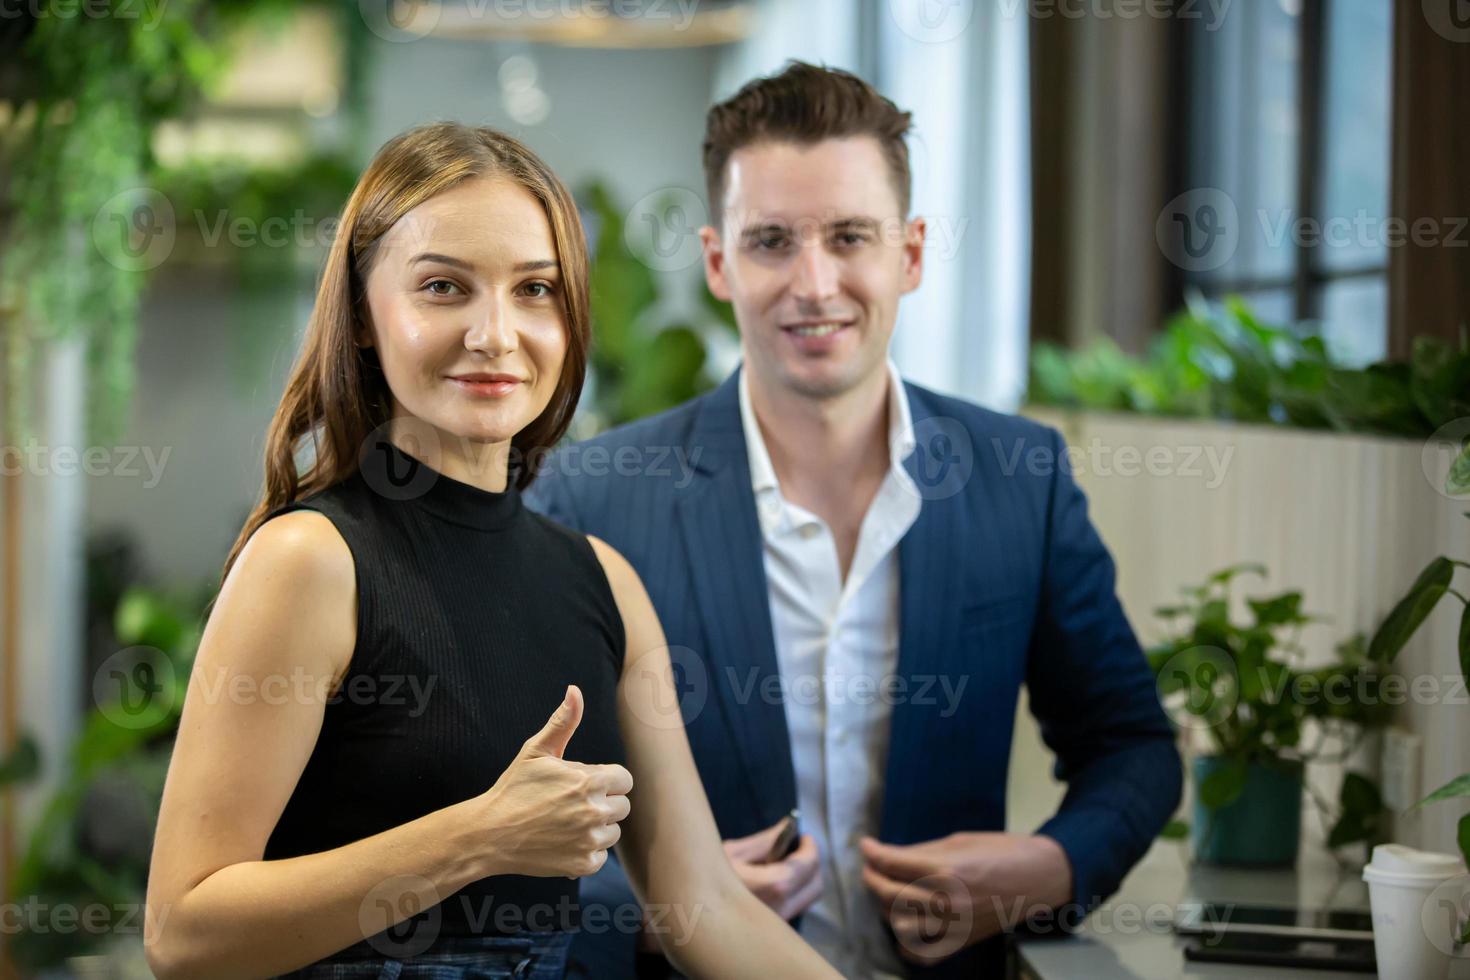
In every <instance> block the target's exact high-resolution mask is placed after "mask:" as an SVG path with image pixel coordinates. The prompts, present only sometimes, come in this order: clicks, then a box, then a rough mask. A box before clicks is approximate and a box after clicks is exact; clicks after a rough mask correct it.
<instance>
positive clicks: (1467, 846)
mask: <svg viewBox="0 0 1470 980" xmlns="http://www.w3.org/2000/svg"><path fill="white" fill-rule="evenodd" d="M1467 458H1470V448H1467V449H1466V450H1464V451H1463V452H1462V454H1461V459H1467ZM1467 476H1470V474H1467V473H1465V472H1463V471H1462V472H1460V473H1459V474H1458V478H1457V475H1456V473H1454V472H1452V473H1451V474H1450V486H1449V489H1450V491H1451V492H1456V488H1457V487H1459V488H1460V489H1459V491H1458V492H1465V491H1467V490H1470V479H1467ZM1457 479H1458V483H1457V482H1456V481H1457ZM1465 516H1466V517H1470V511H1467V512H1466V513H1465ZM1456 567H1459V568H1470V562H1464V561H1457V560H1455V559H1453V558H1448V557H1446V556H1444V555H1440V556H1439V557H1438V558H1435V559H1434V560H1433V561H1431V562H1430V563H1429V564H1428V565H1426V566H1425V568H1424V571H1422V572H1420V573H1419V577H1418V578H1417V579H1415V580H1414V584H1413V585H1412V586H1410V588H1409V591H1408V593H1407V594H1406V595H1405V596H1404V597H1403V598H1402V599H1400V600H1399V601H1398V603H1397V604H1396V605H1395V606H1394V607H1393V610H1392V611H1391V612H1389V614H1388V618H1387V619H1385V620H1384V621H1383V625H1381V626H1379V627H1378V632H1376V633H1375V634H1373V642H1372V643H1371V644H1370V645H1369V647H1368V656H1369V658H1370V659H1372V660H1373V661H1374V662H1375V663H1378V664H1382V665H1384V666H1387V665H1389V664H1392V663H1393V662H1394V660H1395V658H1397V657H1398V655H1399V651H1401V650H1402V649H1403V648H1404V645H1405V644H1407V643H1408V642H1409V638H1410V637H1412V636H1413V635H1414V633H1415V632H1416V631H1417V630H1418V629H1419V627H1420V625H1422V624H1423V622H1424V620H1426V619H1428V618H1429V614H1430V613H1431V612H1433V611H1434V608H1435V606H1437V605H1439V601H1440V600H1441V599H1443V598H1444V597H1445V596H1447V595H1451V596H1454V597H1455V598H1456V599H1458V600H1460V604H1461V605H1462V606H1464V608H1463V609H1462V610H1461V612H1460V629H1459V643H1458V646H1459V651H1458V652H1459V657H1460V673H1461V674H1462V675H1463V676H1464V677H1465V680H1466V683H1470V599H1467V598H1466V596H1465V594H1464V593H1462V592H1459V591H1457V590H1456V589H1455V588H1454V587H1453V585H1452V583H1453V581H1454V577H1455V568H1456ZM1466 799H1470V773H1464V774H1462V775H1460V776H1456V777H1455V778H1454V779H1451V780H1450V781H1449V782H1447V783H1445V784H1444V785H1443V786H1441V787H1440V788H1439V789H1437V790H1435V791H1434V792H1433V793H1430V794H1429V795H1428V796H1426V797H1425V798H1424V799H1422V800H1420V801H1419V802H1418V803H1417V804H1415V808H1416V809H1417V808H1418V807H1422V806H1425V805H1427V804H1430V803H1439V802H1442V801H1444V800H1460V801H1462V802H1463V801H1464V800H1466ZM1456 827H1457V829H1456V835H1455V836H1456V840H1457V842H1458V844H1459V847H1460V853H1461V855H1463V856H1464V858H1465V863H1466V865H1467V866H1470V812H1466V813H1465V814H1464V815H1463V816H1461V817H1460V822H1459V823H1458V824H1457V825H1456ZM1459 940H1460V942H1462V943H1470V921H1467V922H1466V923H1465V924H1464V926H1463V929H1462V931H1461V934H1460V937H1459Z"/></svg>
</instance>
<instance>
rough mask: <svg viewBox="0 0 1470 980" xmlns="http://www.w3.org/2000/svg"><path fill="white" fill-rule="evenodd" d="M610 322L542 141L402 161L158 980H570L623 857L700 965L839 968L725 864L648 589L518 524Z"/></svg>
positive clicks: (551, 528) (173, 840)
mask: <svg viewBox="0 0 1470 980" xmlns="http://www.w3.org/2000/svg"><path fill="white" fill-rule="evenodd" d="M588 329H589V328H588V312H587V259H586V252H585V244H584V240H583V238H582V233H581V229H580V226H579V224H578V220H577V214H576V210H575V206H574V204H573V202H572V199H571V197H570V195H568V194H567V192H566V190H565V188H564V187H563V186H562V185H561V183H560V182H559V181H558V180H557V179H556V177H555V176H554V175H553V174H552V173H551V172H550V171H549V170H548V169H547V168H546V166H545V165H544V164H543V163H542V162H541V161H540V160H539V159H538V158H537V157H536V156H535V155H534V154H533V153H531V152H530V150H528V149H527V148H526V147H524V146H522V145H521V144H520V143H518V142H516V141H515V140H512V139H510V138H508V137H506V136H503V135H501V134H498V133H495V132H493V131H490V130H486V129H470V128H467V127H464V126H461V125H458V124H452V123H438V124H434V125H430V126H425V127H421V128H418V129H415V130H411V131H409V132H407V133H405V134H403V135H401V136H399V137H397V138H396V139H394V140H392V141H390V142H389V143H388V144H387V145H386V146H384V147H383V149H382V150H381V151H379V153H378V155H377V157H376V158H375V159H374V160H373V162H372V163H371V165H370V166H369V167H368V169H367V172H366V173H365V174H364V175H363V176H362V178H361V180H360V181H359V183H358V185H357V187H356V188H355V189H354V191H353V193H352V196H351V197H350V199H349V200H348V202H347V206H346V208H345V210H344V213H343V216H342V222H341V225H340V227H339V233H338V235H337V238H336V240H335V241H334V242H333V245H332V248H331V251H330V254H329V255H328V258H327V265H326V269H325V272H324V275H323V277H322V280H321V284H320V287H319V289H318V293H317V300H316V306H315V308H314V310H313V314H312V319H311V323H310V327H309V331H308V335H307V337H306V342H305V348H304V351H303V354H302V356H301V358H300V360H299V362H298V364H297V365H296V368H295V370H294V373H293V375H292V378H291V381H290V383H289V384H288V386H287V389H286V393H285V395H284V397H283V398H282V401H281V404H280V406H279V408H278V409H277V411H276V415H275V418H274V419H273V421H272V423H271V428H270V434H269V438H268V445H267V452H266V479H265V488H264V492H263V498H262V500H261V501H260V503H259V505H258V506H257V507H256V508H255V510H254V512H253V513H252V514H251V515H250V517H249V518H248V520H247V521H246V524H245V527H244V529H243V530H242V531H241V533H240V537H239V539H238V540H237V541H236V543H235V547H234V549H233V550H232V552H231V554H230V557H229V560H228V561H227V563H226V566H225V577H224V581H223V584H222V586H221V589H220V593H219V596H218V599H217V600H216V604H215V607H214V609H213V611H212V613H211V615H210V618H209V622H208V625H207V627H206V629H205V632H204V636H203V638H202V640H201V642H200V646H199V652H198V656H197V658H196V661H195V664H194V668H193V673H192V674H191V683H190V689H189V693H188V695H187V698H186V701H185V705H184V710H183V717H182V720H181V722H180V728H179V734H178V741H177V744H176V746H175V749H174V755H173V760H172V764H171V766H170V768H169V774H168V781H167V784H166V787H165V790H164V796H163V803H162V809H161V812H160V814H159V822H158V832H157V838H156V840H155V846H154V850H153V864H152V868H151V872H150V876H149V888H148V905H149V921H150V922H151V923H153V924H154V926H155V929H154V931H153V933H152V935H151V936H150V941H149V946H148V948H149V962H150V964H151V965H152V967H153V969H154V971H155V972H156V973H157V975H158V976H159V977H160V978H162V980H172V978H175V977H195V976H208V977H211V978H228V977H265V976H272V975H277V974H283V973H286V972H288V971H300V972H299V973H297V974H295V975H297V976H303V977H328V976H330V977H347V976H350V977H358V976H361V977H379V976H381V977H404V978H413V977H429V976H432V977H436V978H437V977H454V976H464V977H469V976H475V977H489V976H531V977H559V976H562V975H563V972H564V969H565V957H566V949H567V944H568V941H569V938H570V934H569V931H568V930H570V929H573V928H576V927H578V925H579V923H578V922H577V917H576V907H575V898H576V894H577V881H576V879H577V878H578V877H580V876H582V875H588V874H591V873H593V872H595V871H596V870H597V869H598V868H599V867H601V866H602V864H603V862H604V861H605V860H606V858H607V852H608V850H609V849H610V848H613V847H614V846H616V847H617V849H618V852H619V857H620V858H621V859H622V861H623V863H624V865H625V867H626V868H627V871H628V874H629V877H630V878H631V880H632V881H633V883H634V886H635V888H636V889H637V891H638V893H639V896H640V898H641V899H642V901H643V902H644V904H645V905H648V906H650V907H651V908H653V909H655V910H657V911H659V912H662V913H663V914H662V916H656V917H655V918H661V919H662V921H663V922H664V923H665V926H664V928H663V930H662V931H661V933H660V935H659V939H660V942H661V944H662V945H663V947H664V949H665V951H666V952H667V954H668V955H669V956H670V958H671V959H672V960H673V961H674V963H675V964H676V965H677V966H679V967H680V968H681V969H682V970H683V971H684V972H686V973H690V974H692V975H694V976H698V977H705V976H709V977H736V976H757V975H760V976H765V977H771V976H782V977H796V976H801V977H835V976H836V974H835V973H833V972H832V971H831V970H830V969H829V968H828V967H827V966H826V965H825V964H824V963H823V961H822V960H821V959H820V958H819V957H818V956H817V955H816V954H815V953H814V952H812V951H811V949H810V948H809V947H807V946H806V945H805V944H803V943H802V942H801V941H800V940H799V939H798V938H797V936H796V934H795V933H794V932H793V931H792V930H791V929H790V928H789V927H788V926H787V925H786V924H785V923H784V922H782V921H781V920H780V919H779V918H778V917H777V916H776V915H775V914H774V913H772V912H771V911H769V910H768V909H767V908H766V907H765V905H763V904H762V903H761V902H760V901H758V900H757V899H756V898H754V897H753V896H752V895H750V894H749V893H748V892H747V891H746V890H745V889H744V888H743V887H742V886H741V884H740V882H739V880H738V879H737V878H736V877H735V874H734V872H733V871H732V869H731V868H730V865H729V863H728V862H727V860H726V858H725V856H724V852H723V849H722V847H721V844H720V841H719V838H718V836H717V833H716V828H715V825H714V821H713V818H712V816H711V814H710V810H709V806H708V803H707V802H706V800H705V797H704V794H703V791H702V789H701V786H700V782H699V778H698V775H697V773H696V770H695V768H694V764H693V761H692V758H691V756H690V752H689V748H688V744H687V742H686V740H685V736H684V731H683V728H682V726H681V725H680V724H678V723H677V713H675V716H674V718H673V723H670V717H669V712H668V708H667V706H668V705H670V704H673V703H675V697H674V693H673V691H672V687H671V682H670V677H671V672H670V668H669V657H668V652H667V649H666V647H665V645H664V639H663V634H662V630H661V628H660V627H659V623H658V620H657V617H656V616H655V614H654V611H653V608H652V606H651V604H650V603H649V600H648V597H647V595H646V594H645V592H644V590H643V587H642V585H641V583H640V582H639V580H638V576H637V575H636V573H634V572H633V570H632V569H631V567H630V566H629V565H628V564H627V562H626V561H624V560H623V558H622V557H621V556H620V555H618V554H617V553H616V552H615V551H613V550H612V549H611V548H609V547H608V546H607V545H606V544H604V543H603V542H601V541H599V540H596V539H589V538H585V537H583V536H581V535H577V534H575V533H573V532H571V531H570V530H568V529H566V528H564V527H562V526H560V525H558V524H555V523H553V522H551V521H549V520H547V519H545V518H543V517H540V516H538V515H535V514H533V513H532V512H530V511H529V510H526V509H525V508H524V507H522V505H521V501H520V496H519V493H520V490H522V489H523V488H524V487H525V486H526V485H527V484H528V483H529V482H530V480H531V479H532V477H533V475H534V466H533V462H534V460H535V459H536V458H538V457H539V455H540V454H541V453H544V451H545V450H546V449H547V448H549V447H550V446H551V445H553V444H554V443H555V442H556V441H557V439H559V438H560V437H561V436H562V434H563V433H564V432H565V430H566V427H567V424H568V422H569V420H570V418H571V416H572V412H573V410H574V409H575V407H576V403H577V398H578V396H579V394H580V391H581V386H582V381H583V377H584V374H585V367H586V358H587V344H588ZM302 454H305V455H306V456H307V457H308V460H307V461H306V462H305V463H298V457H299V456H301V455H302ZM548 716H550V717H549V718H548ZM624 762H626V764H627V767H626V768H624V765H623V763H624ZM632 911H633V912H634V915H633V916H632V917H631V922H628V921H627V918H626V917H625V919H624V921H623V922H621V923H612V924H609V923H601V924H598V925H599V926H600V927H602V928H608V927H615V928H634V929H636V928H637V924H638V915H637V911H636V910H632ZM585 927H588V928H591V927H593V925H592V924H587V925H586V926H585Z"/></svg>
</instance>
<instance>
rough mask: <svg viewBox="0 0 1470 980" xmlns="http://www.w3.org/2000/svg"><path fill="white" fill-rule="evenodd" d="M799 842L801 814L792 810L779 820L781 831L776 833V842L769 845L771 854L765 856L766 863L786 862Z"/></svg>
mask: <svg viewBox="0 0 1470 980" xmlns="http://www.w3.org/2000/svg"><path fill="white" fill-rule="evenodd" d="M800 842H801V814H800V813H799V812H798V811H796V810H792V811H791V812H790V813H788V814H786V816H784V817H782V818H781V829H780V830H778V831H777V832H776V840H775V842H774V843H772V844H771V852H770V853H769V854H767V855H766V863H767V864H771V863H773V862H775V861H784V860H786V858H788V857H789V856H790V855H791V852H792V851H794V850H796V846H797V844H799V843H800Z"/></svg>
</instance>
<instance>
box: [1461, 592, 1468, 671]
mask: <svg viewBox="0 0 1470 980" xmlns="http://www.w3.org/2000/svg"><path fill="white" fill-rule="evenodd" d="M1460 676H1462V677H1464V678H1465V683H1466V684H1470V602H1467V603H1466V604H1465V608H1464V609H1462V610H1461V611H1460Z"/></svg>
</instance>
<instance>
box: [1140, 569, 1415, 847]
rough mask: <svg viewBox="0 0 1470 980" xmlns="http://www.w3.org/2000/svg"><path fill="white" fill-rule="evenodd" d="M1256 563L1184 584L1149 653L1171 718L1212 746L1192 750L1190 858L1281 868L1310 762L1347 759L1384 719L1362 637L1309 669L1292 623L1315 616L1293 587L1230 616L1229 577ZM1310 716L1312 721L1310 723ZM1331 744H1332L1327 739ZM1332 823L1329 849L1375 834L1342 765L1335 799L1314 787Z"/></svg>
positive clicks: (1370, 787) (1368, 784)
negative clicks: (1243, 618)
mask: <svg viewBox="0 0 1470 980" xmlns="http://www.w3.org/2000/svg"><path fill="white" fill-rule="evenodd" d="M1245 573H1253V574H1258V575H1264V574H1265V569H1264V568H1262V567H1261V566H1259V565H1236V566H1232V567H1229V568H1225V569H1222V570H1221V571H1218V572H1216V573H1214V574H1213V575H1211V576H1210V577H1209V578H1208V579H1207V580H1206V581H1205V582H1204V583H1203V584H1202V585H1198V586H1190V587H1187V588H1185V589H1184V590H1183V592H1184V595H1185V597H1186V598H1185V601H1184V602H1182V603H1180V604H1177V605H1172V606H1165V607H1162V608H1160V609H1158V610H1157V612H1158V614H1159V615H1160V616H1162V617H1163V618H1164V619H1165V620H1166V621H1167V623H1168V625H1169V636H1168V638H1166V639H1165V640H1164V641H1163V642H1161V643H1159V644H1157V645H1156V646H1154V647H1152V648H1151V649H1150V650H1149V654H1148V657H1149V664H1150V666H1151V667H1152V668H1153V670H1154V672H1155V676H1156V677H1157V679H1158V687H1159V695H1160V698H1161V700H1162V701H1163V702H1164V704H1165V706H1166V708H1168V709H1169V711H1170V714H1171V716H1172V717H1173V718H1174V720H1175V722H1176V724H1178V725H1179V726H1180V727H1181V728H1186V729H1192V730H1195V731H1198V732H1200V733H1202V734H1203V736H1204V737H1205V738H1206V739H1208V741H1209V743H1210V750H1209V751H1208V752H1206V753H1204V754H1202V755H1200V756H1198V757H1197V758H1195V760H1194V762H1193V766H1192V775H1193V778H1194V780H1195V785H1196V794H1195V807H1194V816H1193V820H1192V822H1191V825H1185V824H1183V823H1179V822H1176V823H1174V824H1171V825H1170V827H1169V828H1168V829H1167V830H1166V835H1168V836H1172V837H1181V836H1183V835H1184V834H1185V833H1189V834H1190V835H1191V838H1192V844H1193V850H1194V854H1195V858H1196V860H1199V861H1202V862H1206V863H1211V864H1232V865H1251V866H1261V867H1270V866H1286V865H1290V864H1293V863H1294V862H1295V861H1296V856H1297V852H1298V849H1299V846H1300V836H1301V812H1302V794H1303V792H1304V791H1309V789H1310V788H1309V787H1308V786H1307V783H1306V779H1305V766H1306V764H1307V763H1308V762H1314V761H1317V762H1325V761H1345V760H1347V759H1348V758H1349V757H1350V756H1351V754H1352V752H1353V750H1354V748H1355V747H1356V746H1357V745H1358V743H1359V741H1360V740H1361V738H1362V737H1363V735H1364V734H1365V733H1366V732H1367V731H1369V730H1371V729H1373V728H1377V727H1381V726H1382V725H1383V724H1384V723H1385V721H1386V720H1387V718H1386V715H1387V709H1386V708H1385V707H1384V706H1383V704H1382V699H1380V698H1377V697H1376V696H1373V693H1372V692H1373V691H1374V690H1376V684H1377V671H1376V669H1375V665H1374V664H1373V663H1372V662H1371V661H1370V660H1369V658H1368V656H1367V651H1366V643H1365V641H1364V638H1363V637H1362V635H1357V636H1354V637H1352V638H1350V639H1348V640H1345V641H1343V642H1341V643H1339V644H1337V646H1336V647H1335V650H1336V654H1337V656H1336V658H1335V660H1334V661H1333V662H1332V663H1330V664H1327V665H1325V666H1319V667H1315V668H1311V669H1308V668H1306V667H1305V666H1304V665H1303V661H1304V659H1305V650H1304V648H1303V646H1302V644H1301V631H1302V629H1303V628H1304V627H1305V626H1307V625H1308V624H1310V623H1313V622H1316V621H1317V618H1316V617H1314V616H1311V615H1309V614H1306V613H1304V612H1303V611H1302V608H1301V604H1302V595H1301V593H1300V592H1284V593H1281V594H1280V595H1274V596H1268V597H1263V598H1249V599H1247V600H1246V605H1247V607H1248V608H1249V610H1250V614H1251V616H1250V621H1249V622H1245V623H1240V622H1236V621H1235V619H1234V618H1232V616H1231V583H1232V581H1233V580H1234V579H1235V578H1236V577H1238V576H1240V575H1242V574H1245ZM1309 722H1311V723H1315V724H1314V725H1310V724H1309ZM1333 744H1336V745H1339V746H1340V747H1339V748H1338V749H1336V750H1332V751H1330V750H1329V748H1328V747H1329V746H1330V745H1333ZM1313 799H1314V802H1315V803H1316V804H1317V806H1318V809H1319V810H1320V811H1321V812H1322V814H1323V816H1324V817H1325V818H1329V819H1332V820H1333V825H1332V828H1331V830H1330V832H1329V834H1328V844H1329V846H1331V847H1334V848H1336V847H1342V846H1346V845H1348V844H1352V843H1356V842H1360V841H1372V840H1374V839H1376V837H1377V835H1378V834H1379V832H1380V828H1381V814H1382V809H1383V808H1382V801H1381V799H1380V796H1379V793H1378V789H1377V787H1376V785H1375V784H1374V783H1373V781H1372V780H1371V779H1370V778H1369V777H1368V776H1366V775H1365V774H1363V773H1358V772H1350V773H1347V774H1346V776H1345V778H1344V780H1343V786H1342V792H1341V795H1340V796H1339V799H1338V800H1337V802H1336V803H1335V804H1334V803H1332V802H1330V801H1328V800H1325V799H1320V798H1318V797H1317V796H1316V794H1314V795H1313Z"/></svg>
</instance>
